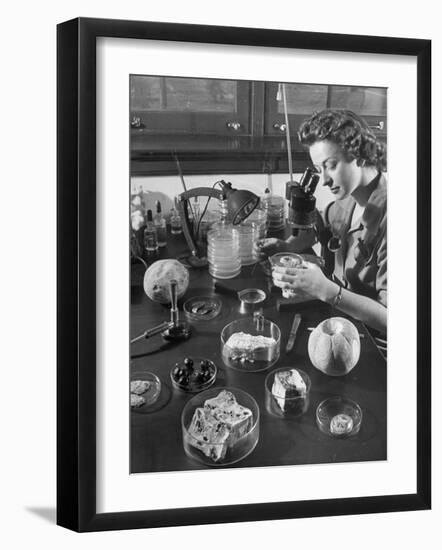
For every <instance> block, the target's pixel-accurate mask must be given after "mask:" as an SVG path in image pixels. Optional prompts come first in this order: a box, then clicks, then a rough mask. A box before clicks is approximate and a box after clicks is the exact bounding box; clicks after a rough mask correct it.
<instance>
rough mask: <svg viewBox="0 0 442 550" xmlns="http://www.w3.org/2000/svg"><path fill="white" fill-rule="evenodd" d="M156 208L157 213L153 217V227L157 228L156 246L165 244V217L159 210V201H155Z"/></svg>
mask: <svg viewBox="0 0 442 550" xmlns="http://www.w3.org/2000/svg"><path fill="white" fill-rule="evenodd" d="M156 210H157V213H156V215H155V217H154V219H153V222H154V224H155V229H156V230H157V240H158V246H160V247H163V246H166V244H167V226H166V218H165V217H164V216H163V213H162V211H161V203H160V201H157V202H156Z"/></svg>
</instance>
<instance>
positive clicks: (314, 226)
mask: <svg viewBox="0 0 442 550" xmlns="http://www.w3.org/2000/svg"><path fill="white" fill-rule="evenodd" d="M319 179H320V177H319V173H318V171H317V170H316V169H315V168H313V167H308V168H306V169H305V171H304V173H303V174H302V176H301V179H300V181H299V182H291V181H289V182H287V183H286V199H287V200H288V202H289V209H288V224H289V225H290V226H291V227H292V237H290V238H289V240H290V241H292V242H295V241H299V243H300V245H301V243H305V242H310V243H311V244H310V246H312V245H313V244H315V243H320V245H321V255H320V256H321V258H322V262H323V264H322V265H323V269H324V272H325V273H326V274H330V273H331V272H332V271H333V267H334V258H333V255H332V254H330V252H329V248H328V243H329V242H330V238H331V237H332V235H331V231H330V228H329V227H326V225H325V223H324V220H323V219H322V217H321V215H320V214H319V212H318V210H317V209H316V198H315V196H314V193H315V191H316V187H317V185H318V183H319Z"/></svg>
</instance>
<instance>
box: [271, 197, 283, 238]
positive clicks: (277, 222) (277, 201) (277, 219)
mask: <svg viewBox="0 0 442 550" xmlns="http://www.w3.org/2000/svg"><path fill="white" fill-rule="evenodd" d="M284 205H285V201H284V199H283V198H282V197H279V196H278V195H271V196H270V197H269V198H268V199H267V204H266V206H267V228H268V231H280V230H281V229H284V227H285V215H284Z"/></svg>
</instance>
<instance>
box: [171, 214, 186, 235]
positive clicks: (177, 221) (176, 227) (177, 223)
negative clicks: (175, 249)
mask: <svg viewBox="0 0 442 550" xmlns="http://www.w3.org/2000/svg"><path fill="white" fill-rule="evenodd" d="M170 232H171V233H172V235H181V233H182V232H183V228H182V225H181V218H180V215H179V214H178V212H177V210H176V209H175V208H171V209H170Z"/></svg>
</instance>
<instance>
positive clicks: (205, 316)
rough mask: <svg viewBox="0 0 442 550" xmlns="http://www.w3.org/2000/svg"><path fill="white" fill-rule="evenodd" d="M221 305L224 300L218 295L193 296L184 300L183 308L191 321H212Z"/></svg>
mask: <svg viewBox="0 0 442 550" xmlns="http://www.w3.org/2000/svg"><path fill="white" fill-rule="evenodd" d="M221 307H222V302H221V300H220V299H219V298H217V297H216V296H193V297H192V298H189V299H188V300H186V301H185V302H184V306H183V310H184V313H185V315H186V318H187V320H188V321H190V322H198V321H211V320H212V319H214V318H215V317H216V316H217V315H218V314H219V312H220V311H221Z"/></svg>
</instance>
